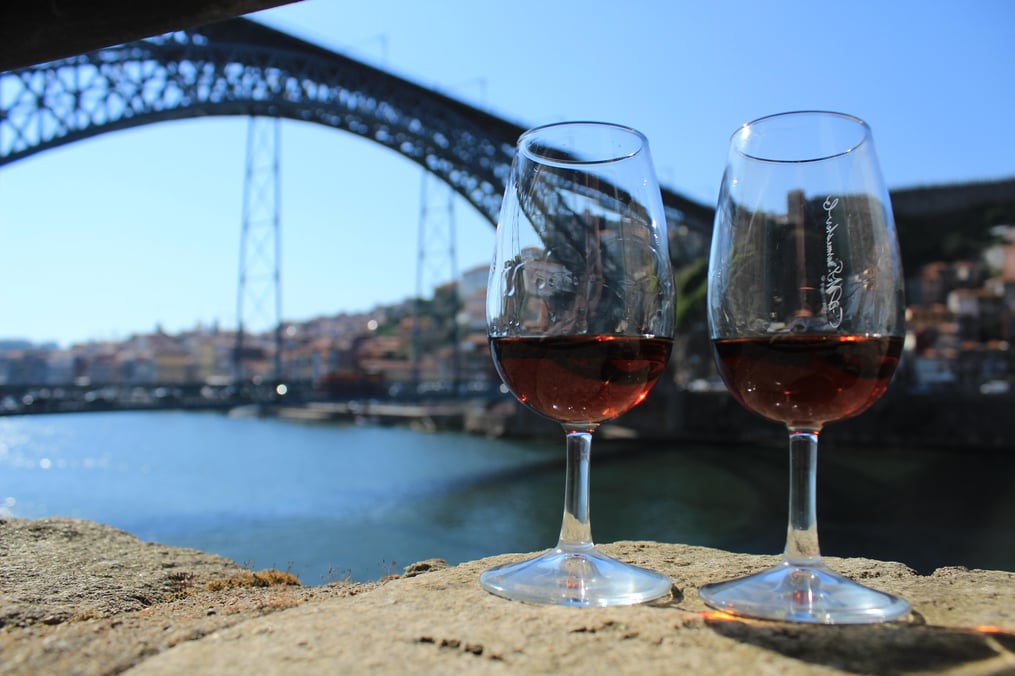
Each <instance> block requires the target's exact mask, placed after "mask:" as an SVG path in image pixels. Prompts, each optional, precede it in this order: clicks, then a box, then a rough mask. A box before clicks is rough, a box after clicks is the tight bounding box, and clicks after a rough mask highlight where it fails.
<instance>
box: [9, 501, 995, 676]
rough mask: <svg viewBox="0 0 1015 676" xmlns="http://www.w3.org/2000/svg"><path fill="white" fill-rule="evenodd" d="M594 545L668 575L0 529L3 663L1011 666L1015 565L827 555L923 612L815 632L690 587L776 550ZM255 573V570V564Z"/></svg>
mask: <svg viewBox="0 0 1015 676" xmlns="http://www.w3.org/2000/svg"><path fill="white" fill-rule="evenodd" d="M603 549H604V550H606V551H608V552H609V553H611V554H613V555H614V556H618V557H619V558H622V559H624V560H628V561H631V562H634V563H638V564H640V565H644V566H647V567H651V568H654V569H656V570H660V571H662V572H664V573H666V574H668V575H669V576H670V577H671V579H672V580H673V582H674V587H673V594H672V597H671V598H668V599H663V600H660V601H657V602H655V603H651V604H647V605H641V606H634V607H626V608H593V609H574V608H562V607H546V606H539V605H531V604H523V603H515V602H510V601H505V600H503V599H500V598H497V597H494V596H491V595H489V594H487V593H485V592H484V591H482V590H481V589H480V588H479V586H478V584H477V581H476V580H477V577H478V575H479V573H480V572H481V571H482V570H483V569H485V568H486V567H488V566H490V565H495V564H498V563H504V562H507V561H512V560H517V559H519V558H522V556H523V555H517V554H511V555H504V556H500V557H492V558H489V559H485V560H481V561H474V562H469V563H464V564H462V565H459V566H454V567H447V566H445V565H443V564H442V563H441V562H439V561H428V562H422V563H420V564H414V566H410V568H409V569H407V571H406V573H405V574H404V575H402V576H399V577H394V578H390V579H386V580H383V581H381V582H379V583H375V584H365V585H361V584H353V583H337V584H332V585H327V586H324V587H298V586H272V587H264V588H250V587H243V586H235V585H229V584H227V585H212V586H214V587H224V589H222V590H220V591H207V588H208V586H209V583H213V582H215V581H217V580H223V579H234V578H236V576H238V575H241V574H242V573H244V572H246V571H245V570H244V569H243V568H242V567H240V566H238V565H237V564H235V563H232V562H230V561H227V560H225V559H222V558H221V557H216V556H212V555H208V554H202V553H201V552H195V551H193V550H184V549H177V548H170V547H163V546H159V545H152V544H147V543H143V542H140V541H139V540H137V539H136V538H133V537H132V536H130V535H129V534H126V533H123V532H121V531H116V530H114V529H111V528H108V527H105V526H100V525H98V524H91V523H87V522H82V521H74V520H69V519H46V520H41V521H19V520H15V519H11V520H7V521H6V522H4V523H0V618H2V622H3V626H2V627H0V673H15V674H28V673H80V674H115V673H121V672H124V671H127V672H129V673H131V674H134V673H136V674H177V673H186V672H191V673H271V674H308V673H310V674H313V673H328V674H332V673H407V672H414V673H452V672H465V673H476V674H487V673H489V674H501V673H505V674H514V673H577V672H581V673H622V674H654V673H658V674H663V673H667V674H669V673H681V672H685V671H686V672H688V673H751V674H812V673H813V674H825V673H838V674H842V673H849V674H858V673H860V674H868V673H870V674H911V673H912V674H915V673H929V672H934V673H945V674H1004V673H1015V574H1013V573H1010V572H1003V571H983V570H966V569H964V568H943V569H940V570H938V571H935V572H934V573H933V574H932V575H927V576H920V575H917V574H916V573H914V572H912V571H911V570H909V569H908V568H906V567H905V566H903V565H901V564H898V563H885V562H878V561H871V560H867V559H833V558H829V559H828V563H829V564H830V565H831V566H832V567H833V568H835V569H836V570H838V571H840V572H843V573H845V574H847V575H848V576H850V577H853V578H854V579H860V580H862V581H864V582H865V583H867V584H870V585H872V586H875V587H878V588H880V589H883V590H885V591H889V592H892V593H896V594H901V595H902V596H904V597H906V598H907V599H909V600H910V602H912V604H913V607H914V609H915V612H914V613H913V615H912V616H911V617H910V618H907V619H906V620H905V621H902V622H897V623H891V624H885V625H873V626H836V627H830V626H808V625H797V624H790V623H782V622H765V621H754V620H745V619H735V618H731V617H730V616H724V615H721V614H718V613H714V612H710V611H708V609H707V608H706V607H705V606H704V604H702V602H701V601H700V599H699V598H698V596H697V593H696V591H695V590H696V589H697V588H698V586H700V585H701V584H704V583H706V582H711V581H715V580H718V579H724V578H728V577H732V576H735V575H739V574H743V573H747V572H751V571H754V570H758V569H760V568H763V567H765V566H767V565H770V564H772V563H774V561H775V560H776V559H775V557H760V556H752V555H741V554H731V553H728V552H723V551H719V550H714V549H707V548H702V547H690V546H684V545H671V544H660V543H652V542H620V543H614V544H611V545H605V546H603ZM248 577H249V576H248Z"/></svg>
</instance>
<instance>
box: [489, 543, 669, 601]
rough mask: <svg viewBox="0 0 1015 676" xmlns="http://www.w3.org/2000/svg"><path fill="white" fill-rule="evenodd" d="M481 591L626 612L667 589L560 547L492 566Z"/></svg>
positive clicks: (619, 565)
mask: <svg viewBox="0 0 1015 676" xmlns="http://www.w3.org/2000/svg"><path fill="white" fill-rule="evenodd" d="M479 583H480V585H482V587H483V589H485V590H487V591H488V592H490V593H491V594H496V595H497V596H502V597H504V598H506V599H511V600H513V601H528V602H531V603H549V604H554V605H560V606H628V605H634V604H636V603H644V602H646V601H652V600H654V599H657V598H660V597H662V596H665V595H666V594H668V593H669V592H670V588H671V587H672V585H673V583H672V582H671V581H670V579H669V578H668V577H666V576H665V575H662V574H660V573H657V572H655V571H651V570H646V569H645V568H639V567H638V566H632V565H631V564H628V563H623V562H621V561H618V560H616V559H614V558H612V557H609V556H607V555H606V554H603V553H602V552H600V551H599V550H597V549H596V548H595V547H593V546H592V545H587V546H583V547H568V548H564V547H560V546H558V547H557V548H556V549H551V550H550V551H547V552H545V553H543V554H540V555H539V556H537V557H535V558H532V559H527V560H525V561H520V562H518V563H509V564H505V565H503V566H497V567H495V568H491V569H489V570H487V571H485V572H484V573H483V574H482V575H480V576H479Z"/></svg>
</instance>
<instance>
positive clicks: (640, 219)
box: [480, 122, 674, 606]
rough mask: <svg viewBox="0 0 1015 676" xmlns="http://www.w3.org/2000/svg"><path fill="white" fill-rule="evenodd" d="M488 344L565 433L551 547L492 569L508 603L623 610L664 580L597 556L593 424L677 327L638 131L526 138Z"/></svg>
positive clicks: (624, 394) (640, 380)
mask: <svg viewBox="0 0 1015 676" xmlns="http://www.w3.org/2000/svg"><path fill="white" fill-rule="evenodd" d="M487 321H488V324H489V337H490V350H491V353H492V355H493V359H494V363H495V365H496V367H497V371H498V372H499V373H500V376H501V378H502V379H503V381H504V383H505V384H506V385H507V387H508V388H509V389H510V390H511V392H512V393H513V394H514V396H515V397H516V398H517V399H518V400H519V401H521V402H522V403H524V404H525V405H527V406H529V407H530V408H532V409H533V410H534V411H536V412H537V413H540V414H542V415H543V416H545V417H547V418H550V419H552V420H555V421H557V422H559V423H561V425H562V426H563V428H564V432H565V433H566V439H567V444H566V449H567V468H566V477H565V486H564V517H563V522H562V524H561V529H560V537H559V540H558V543H557V546H556V547H554V548H553V549H551V550H549V551H547V552H545V553H543V554H541V555H539V556H537V557H535V558H532V559H529V560H526V561H522V562H520V563H515V564H509V565H505V566H500V567H497V568H493V569H491V570H488V571H486V572H484V573H483V574H482V576H481V577H480V583H481V584H482V586H483V587H484V588H485V589H487V590H488V591H490V592H492V593H494V594H497V595H499V596H504V597H507V598H509V599H515V600H521V601H531V602H539V603H553V604H560V605H578V606H610V605H625V604H633V603H640V602H643V601H649V600H652V599H655V598H659V597H661V596H664V595H665V594H667V593H669V591H670V587H671V582H670V580H669V578H667V577H666V576H664V575H661V574H659V573H657V572H654V571H650V570H646V569H644V568H639V567H636V566H632V565H630V564H627V563H623V562H621V561H618V560H616V559H613V558H611V557H609V556H607V555H605V554H603V553H602V552H600V551H599V550H598V549H597V548H596V546H595V544H594V542H593V540H592V531H591V523H590V520H589V452H590V448H591V438H592V433H593V431H594V430H595V429H596V428H597V427H598V426H599V424H600V423H602V422H604V421H607V420H611V419H613V418H616V417H617V416H619V415H621V414H622V413H624V412H626V411H627V410H629V409H631V408H632V407H634V406H635V405H637V404H638V403H640V402H641V401H642V400H643V399H644V398H645V396H646V395H647V394H648V392H649V390H650V389H651V388H652V386H653V385H654V384H655V383H656V381H657V380H658V379H659V377H660V376H661V375H662V374H663V373H664V372H665V369H666V363H667V360H668V359H669V356H670V351H671V348H672V339H673V325H674V292H673V278H672V273H671V269H670V259H669V247H668V243H667V233H666V222H665V219H664V214H663V208H662V198H661V195H660V192H659V186H658V184H657V183H656V179H655V175H654V169H653V167H652V161H651V157H650V156H649V151H648V145H647V141H646V140H645V137H644V136H643V135H642V134H640V133H639V132H636V131H634V130H633V129H630V128H627V127H621V126H617V125H611V124H603V123H593V122H575V123H563V124H556V125H550V126H547V127H541V128H536V129H532V130H530V131H528V132H526V133H525V134H523V135H522V136H521V138H520V139H519V141H518V150H517V153H516V155H515V159H514V162H513V163H512V167H511V172H510V176H509V179H508V185H507V190H506V193H505V196H504V202H503V204H502V206H501V213H500V219H499V223H498V225H497V235H496V247H495V256H494V263H493V266H492V267H491V270H490V283H489V289H488V292H487Z"/></svg>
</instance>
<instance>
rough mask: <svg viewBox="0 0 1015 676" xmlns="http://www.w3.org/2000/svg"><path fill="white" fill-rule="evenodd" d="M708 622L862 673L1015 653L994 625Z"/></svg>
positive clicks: (783, 651)
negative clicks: (970, 626) (959, 626)
mask: <svg viewBox="0 0 1015 676" xmlns="http://www.w3.org/2000/svg"><path fill="white" fill-rule="evenodd" d="M705 625H706V626H707V627H709V628H710V629H712V630H713V631H714V632H716V633H717V634H719V635H721V636H724V637H726V638H729V639H732V640H734V641H738V642H741V643H746V644H749V645H753V646H755V647H758V648H762V649H764V650H770V651H772V652H776V653H779V654H780V655H783V656H785V657H790V658H792V659H795V660H800V661H803V662H808V663H811V664H818V665H823V666H826V667H832V668H835V669H842V670H844V671H848V672H852V673H858V674H860V673H862V674H869V673H878V674H883V675H885V676H891V675H901V674H912V673H926V672H928V671H945V670H947V669H950V668H953V667H957V666H959V665H963V664H971V663H974V662H984V661H987V660H992V659H994V658H998V657H1000V656H1002V655H1005V656H1006V657H1007V658H1008V659H1011V658H1012V657H1015V654H1013V653H1012V651H1013V649H1015V634H1013V633H1011V632H1005V631H1001V630H998V629H996V628H994V627H981V628H973V629H954V628H948V627H939V626H931V625H913V624H878V625H840V626H828V625H808V624H789V623H781V622H780V623H775V622H763V621H754V620H746V619H741V618H734V617H732V616H729V615H724V614H720V613H714V614H713V613H706V618H705ZM992 673H993V672H992Z"/></svg>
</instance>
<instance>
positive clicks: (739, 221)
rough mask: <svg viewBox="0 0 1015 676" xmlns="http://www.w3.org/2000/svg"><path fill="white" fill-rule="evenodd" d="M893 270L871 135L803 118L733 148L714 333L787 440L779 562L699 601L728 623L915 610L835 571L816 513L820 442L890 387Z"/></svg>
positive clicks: (894, 346)
mask: <svg viewBox="0 0 1015 676" xmlns="http://www.w3.org/2000/svg"><path fill="white" fill-rule="evenodd" d="M904 312H905V304H904V300H903V284H902V269H901V265H900V263H899V250H898V244H897V241H896V235H895V223H894V220H893V217H892V211H891V204H890V202H889V198H888V192H887V190H886V189H885V186H884V182H883V181H882V178H881V171H880V168H879V166H878V161H877V157H876V154H875V150H874V143H873V139H872V136H871V131H870V128H869V127H868V125H867V124H866V123H865V122H863V121H862V120H860V119H857V118H855V117H852V116H849V115H843V114H840V113H833V112H821V111H801V112H792V113H783V114H779V115H772V116H769V117H764V118H761V119H759V120H756V121H754V122H750V123H748V124H746V125H744V126H743V127H741V128H740V129H739V130H737V132H736V133H734V134H733V137H732V139H731V141H730V150H729V157H728V161H727V164H726V171H725V174H724V176H723V180H722V185H721V188H720V192H719V203H718V209H717V211H716V215H715V227H714V231H713V235H712V246H711V252H710V258H709V282H708V323H709V330H710V332H711V338H712V346H713V353H714V356H715V361H716V364H717V366H718V369H719V373H720V374H721V376H722V378H723V380H724V381H725V383H726V387H727V388H728V389H729V391H730V392H731V393H732V395H733V396H734V397H735V398H736V399H737V401H739V402H740V403H741V404H742V405H743V406H744V407H746V408H747V409H749V410H751V411H754V412H755V413H758V414H760V415H762V416H764V417H766V418H768V419H770V420H774V421H776V422H780V423H783V424H785V425H786V427H787V428H788V430H789V456H790V457H789V462H790V486H789V526H788V529H787V539H786V549H785V552H784V554H783V558H782V561H781V562H780V563H779V564H778V565H776V566H775V567H774V568H771V569H769V570H766V571H763V572H760V573H756V574H754V575H750V576H748V577H744V578H740V579H736V580H730V581H727V582H720V583H716V584H709V585H706V586H705V587H703V588H702V589H701V590H700V591H699V594H700V596H701V598H702V599H703V600H704V601H705V602H706V603H707V604H708V605H710V606H712V607H714V608H718V609H721V610H724V611H728V612H732V613H736V614H742V615H748V616H754V617H762V618H769V619H782V620H791V621H799V622H815V623H828V624H831V623H854V624H855V623H866V622H882V621H888V620H894V619H898V618H900V617H902V616H904V615H906V614H907V613H908V612H909V610H910V605H909V603H908V602H907V601H905V600H904V599H900V598H897V597H895V596H892V595H890V594H886V593H883V592H880V591H876V590H873V589H869V588H867V587H864V586H862V585H859V584H857V583H855V582H853V581H851V580H849V579H847V578H845V577H843V576H841V575H838V574H836V573H834V572H832V571H831V570H830V569H829V568H828V567H826V566H825V565H824V564H823V563H822V560H821V554H820V551H819V548H818V526H817V520H816V509H815V476H816V467H817V464H816V463H817V448H818V434H819V432H820V431H821V429H822V426H823V425H825V423H829V422H833V421H836V420H842V419H845V418H849V417H851V416H855V415H858V414H859V413H861V412H863V411H865V410H866V409H867V408H868V407H870V406H871V405H872V404H873V403H874V402H875V401H876V400H877V399H878V398H879V397H880V396H881V395H882V394H883V393H884V391H885V389H886V388H887V387H888V382H889V380H891V378H892V374H893V373H894V371H895V367H896V365H897V364H898V361H899V356H900V353H901V351H902V342H903V336H904V333H905V328H904V326H905V324H904V321H905V320H904Z"/></svg>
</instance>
